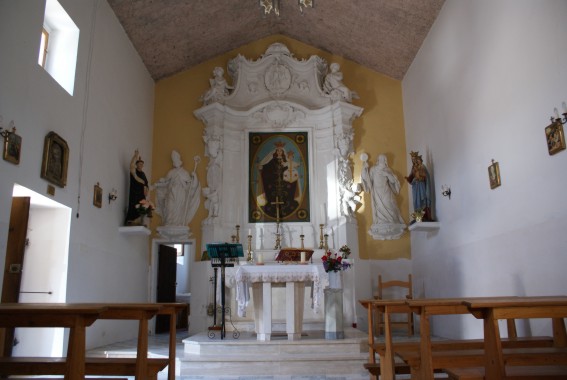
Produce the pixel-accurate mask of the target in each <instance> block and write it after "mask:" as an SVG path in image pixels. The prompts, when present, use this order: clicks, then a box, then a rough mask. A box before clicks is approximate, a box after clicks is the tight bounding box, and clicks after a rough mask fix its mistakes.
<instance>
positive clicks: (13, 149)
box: [2, 128, 22, 165]
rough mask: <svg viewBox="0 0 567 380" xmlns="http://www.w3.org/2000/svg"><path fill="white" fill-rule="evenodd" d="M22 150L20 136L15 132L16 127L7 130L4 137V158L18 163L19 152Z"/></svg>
mask: <svg viewBox="0 0 567 380" xmlns="http://www.w3.org/2000/svg"><path fill="white" fill-rule="evenodd" d="M21 151H22V137H21V136H19V135H17V134H16V128H13V129H12V131H11V132H8V134H7V135H6V137H5V138H4V154H3V156H2V157H3V158H4V160H6V161H8V162H11V163H13V164H16V165H18V164H19V163H20V152H21Z"/></svg>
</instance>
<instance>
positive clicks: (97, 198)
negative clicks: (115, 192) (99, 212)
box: [93, 182, 102, 208]
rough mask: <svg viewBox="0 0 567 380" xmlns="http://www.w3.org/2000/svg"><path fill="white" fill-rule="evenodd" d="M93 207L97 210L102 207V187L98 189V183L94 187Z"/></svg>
mask: <svg viewBox="0 0 567 380" xmlns="http://www.w3.org/2000/svg"><path fill="white" fill-rule="evenodd" d="M93 205H94V206H95V207H98V208H101V207H102V187H100V185H99V184H98V182H97V183H96V185H94V192H93Z"/></svg>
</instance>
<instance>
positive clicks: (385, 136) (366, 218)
mask: <svg viewBox="0 0 567 380" xmlns="http://www.w3.org/2000/svg"><path fill="white" fill-rule="evenodd" d="M275 42H281V43H284V44H285V45H286V46H287V47H288V48H289V50H290V51H291V53H292V54H293V55H294V56H295V57H296V58H298V59H303V58H309V57H310V56H312V55H318V56H320V57H322V58H324V59H326V60H327V62H328V63H329V64H330V63H332V62H338V63H339V64H340V65H341V71H342V72H343V75H344V83H345V85H347V86H348V87H349V88H350V89H352V90H354V91H356V92H357V93H358V95H359V96H360V99H355V100H354V101H353V104H355V105H357V106H360V107H362V108H364V112H363V114H362V116H361V117H360V118H358V119H357V120H355V122H354V125H353V127H354V130H355V140H354V147H355V155H354V157H353V159H354V177H355V181H357V182H360V171H361V168H362V164H361V161H360V154H361V153H363V152H366V153H368V155H369V156H370V163H371V164H372V165H374V163H375V162H376V157H377V156H378V154H380V153H385V154H386V156H387V157H388V163H389V165H390V167H391V168H392V170H393V171H394V173H395V174H396V175H397V176H398V178H399V180H400V182H401V183H402V189H401V191H400V196H399V198H398V199H399V202H400V203H399V206H400V210H402V216H403V218H404V220H406V221H407V220H408V214H409V212H408V210H409V208H408V207H409V206H408V194H409V193H408V184H407V183H406V181H405V180H404V178H403V177H404V176H405V175H407V173H406V167H407V166H406V156H407V154H406V148H405V130H404V120H403V109H402V87H401V82H399V81H397V80H394V79H392V78H389V77H387V76H385V75H382V74H379V73H377V72H375V71H372V70H370V69H367V68H365V67H363V66H360V65H358V64H356V63H354V62H352V61H349V60H347V59H345V58H342V57H339V56H334V55H332V54H329V53H327V52H324V51H322V50H319V49H316V48H314V47H312V46H309V45H306V44H303V43H301V42H299V41H297V40H294V39H291V38H288V37H285V36H282V35H274V36H270V37H267V38H264V39H261V40H258V41H256V42H253V43H251V44H248V45H245V46H242V47H240V48H238V49H235V50H233V51H231V52H229V53H226V54H223V55H221V56H218V57H216V58H213V59H211V60H209V61H207V62H204V63H202V64H200V65H198V66H196V67H193V68H191V69H189V70H187V71H184V72H182V73H180V74H177V75H174V76H171V77H169V78H166V79H163V80H161V81H159V82H158V83H157V84H156V96H155V99H156V100H155V114H154V115H155V116H154V117H155V120H154V136H153V141H154V146H153V154H152V159H153V162H152V181H154V182H155V181H156V180H157V179H159V178H161V177H163V176H165V175H166V174H167V172H168V170H169V169H171V167H172V163H171V157H170V156H171V151H172V150H177V151H178V152H179V153H180V154H181V157H182V159H183V162H184V165H183V166H184V167H185V169H187V170H188V171H192V170H193V156H195V155H199V156H201V158H202V159H203V160H202V161H201V163H200V164H199V167H198V169H197V175H198V177H199V179H200V181H201V186H203V187H205V186H206V166H207V161H208V159H207V158H205V157H204V152H205V145H204V142H203V139H202V136H203V129H204V125H203V123H202V122H200V121H199V120H197V119H196V118H195V116H194V115H193V111H194V110H195V109H197V108H200V107H201V106H202V103H201V102H200V101H199V97H200V96H201V95H202V94H203V93H204V92H205V91H206V90H207V89H208V88H209V78H211V77H212V72H213V69H214V68H215V67H216V66H220V67H222V68H224V69H225V73H226V71H227V64H228V61H229V60H231V59H232V58H234V57H235V56H236V55H237V54H242V55H243V56H244V57H246V58H248V59H253V60H256V59H258V58H259V57H260V56H261V55H262V54H263V53H264V52H265V51H266V49H267V48H268V47H269V46H270V45H271V44H273V43H275ZM225 77H226V78H227V80H228V81H229V83H231V79H232V78H230V77H229V76H228V75H225ZM371 207H372V206H371V205H370V195H369V194H366V193H364V203H363V205H362V206H361V208H360V209H359V210H358V214H357V215H358V217H357V219H358V226H359V232H358V233H359V241H360V257H361V258H363V259H368V258H371V259H396V258H409V257H410V239H409V234H405V235H404V236H403V237H402V238H401V239H399V240H394V241H378V240H373V239H372V237H371V236H370V235H369V234H368V233H367V231H368V229H369V228H370V225H371V224H372V211H371ZM206 216H207V210H205V207H204V200H203V199H202V200H201V206H200V207H199V210H198V211H197V214H196V215H195V217H194V218H193V221H192V222H191V223H190V225H189V227H190V228H191V231H192V232H193V236H194V237H195V238H196V239H197V247H200V246H201V241H200V239H201V221H202V220H203V219H205V218H206ZM153 223H154V225H153V227H155V226H156V225H159V217H156V218H154V221H153ZM227 240H228V237H227ZM197 256H199V255H197Z"/></svg>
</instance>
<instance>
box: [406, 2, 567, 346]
mask: <svg viewBox="0 0 567 380" xmlns="http://www.w3.org/2000/svg"><path fill="white" fill-rule="evenodd" d="M565 15H567V2H565V1H559V0H558V1H545V2H539V1H535V0H522V1H515V0H514V1H512V0H498V1H493V0H479V1H458V0H447V2H446V3H445V5H444V6H443V9H442V10H441V12H440V15H439V17H438V19H437V21H436V22H435V24H434V26H433V28H432V30H431V31H430V33H429V35H428V37H427V39H426V41H425V43H424V45H423V46H422V47H421V49H420V51H419V53H418V55H417V57H416V59H415V60H414V62H413V64H412V66H411V67H410V70H409V72H408V73H407V75H406V77H405V78H404V80H403V98H404V99H403V101H404V115H405V122H406V139H407V150H408V151H410V150H419V151H420V153H422V154H423V157H424V160H425V163H426V164H427V166H428V168H429V170H430V172H431V174H432V175H433V177H434V185H435V194H436V201H437V205H436V211H437V217H438V220H439V221H440V223H441V228H440V230H439V231H438V232H435V233H432V232H429V233H426V232H412V241H411V243H412V263H413V273H414V281H415V285H416V293H417V294H422V295H423V296H426V297H452V296H485V295H486V296H488V295H552V294H565V289H567V277H566V276H565V275H564V268H565V267H566V265H567V255H566V252H565V246H567V234H565V231H566V230H565V225H564V220H565V217H566V216H567V203H566V202H565V201H564V193H565V186H566V185H567V172H566V171H565V167H567V151H563V152H560V153H558V154H556V155H554V156H549V155H548V152H547V147H546V142H545V135H544V128H545V126H547V125H548V124H549V117H550V116H551V115H552V113H553V109H554V108H555V107H557V108H560V109H561V103H562V102H563V101H566V100H567V92H566V91H565V88H566V85H567V50H566V49H565V48H564V46H565V36H567V23H566V22H565ZM491 159H494V160H496V161H498V162H499V164H500V170H501V175H502V186H500V187H498V188H496V189H494V190H491V189H490V187H489V183H488V175H487V168H488V166H489V164H490V160H491ZM408 169H409V168H408ZM443 184H447V185H449V186H451V189H452V195H451V199H450V200H449V199H448V198H444V197H442V196H441V185H443ZM534 326H535V327H534ZM537 326H538V325H533V326H532V327H531V328H532V329H535V330H538V329H539V327H537ZM433 329H434V333H436V334H438V335H445V336H454V337H458V336H467V337H470V336H476V337H479V336H480V334H481V333H482V325H480V324H479V323H477V321H474V320H472V317H462V318H458V319H457V318H453V319H451V320H449V318H445V319H444V318H437V319H435V320H434V322H433ZM547 333H549V332H547Z"/></svg>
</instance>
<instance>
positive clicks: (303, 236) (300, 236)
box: [299, 235, 305, 249]
mask: <svg viewBox="0 0 567 380" xmlns="http://www.w3.org/2000/svg"><path fill="white" fill-rule="evenodd" d="M299 238H300V239H301V249H304V248H305V244H304V243H303V240H304V239H305V235H299Z"/></svg>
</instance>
